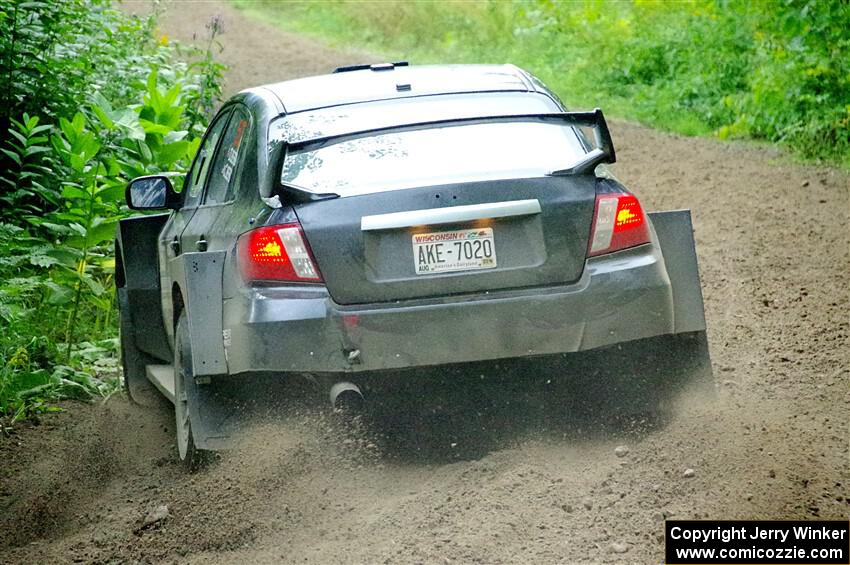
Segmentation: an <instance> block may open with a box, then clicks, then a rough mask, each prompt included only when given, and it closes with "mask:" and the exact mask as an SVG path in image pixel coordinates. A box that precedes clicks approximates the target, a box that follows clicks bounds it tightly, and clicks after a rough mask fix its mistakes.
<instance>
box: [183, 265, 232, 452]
mask: <svg viewBox="0 0 850 565" xmlns="http://www.w3.org/2000/svg"><path fill="white" fill-rule="evenodd" d="M224 255H225V253H224V252H223V251H208V252H203V253H185V254H183V256H182V257H183V261H182V271H183V272H182V273H178V277H179V279H178V280H180V281H181V282H182V286H181V288H182V289H183V298H184V300H185V304H184V307H185V309H186V313H187V318H188V322H189V324H188V325H189V337H190V343H191V355H192V373H193V377H194V378H192V379H189V381H190V382H186V383H184V386H185V388H186V394H187V395H188V396H189V419H190V421H191V423H192V435H193V437H194V440H195V445H196V446H197V447H198V448H199V449H221V448H223V447H226V445H227V440H228V438H229V436H230V435H231V434H232V432H231V430H230V428H231V426H232V424H233V422H234V421H235V420H236V418H234V416H233V414H232V413H233V412H234V407H233V406H232V403H231V402H230V399H229V398H228V397H227V395H226V394H224V391H222V390H220V387H217V386H214V385H213V384H212V382H213V381H215V380H216V376H221V375H226V374H227V360H226V358H225V352H224V339H223V336H222V275H223V269H224ZM199 383H205V384H199Z"/></svg>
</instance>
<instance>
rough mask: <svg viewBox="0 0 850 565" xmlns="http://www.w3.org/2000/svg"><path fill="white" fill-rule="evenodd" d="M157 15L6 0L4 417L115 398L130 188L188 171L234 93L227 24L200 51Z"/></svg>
mask: <svg viewBox="0 0 850 565" xmlns="http://www.w3.org/2000/svg"><path fill="white" fill-rule="evenodd" d="M155 18H156V15H153V16H151V17H149V18H143V19H140V18H136V17H131V16H127V15H125V14H123V13H121V12H118V11H116V10H113V9H112V8H111V3H110V2H109V1H108V0H66V1H64V2H52V1H50V2H42V1H26V2H25V1H20V0H0V61H2V65H3V66H2V67H0V74H2V75H3V76H4V78H5V82H4V84H3V87H2V88H0V91H2V92H0V127H2V129H0V131H2V132H4V133H5V135H3V136H2V137H0V200H2V202H3V207H2V212H0V415H2V414H3V413H7V414H8V413H11V414H13V415H14V418H19V417H25V416H30V415H32V414H33V413H35V412H38V411H42V410H45V409H47V407H48V406H49V401H50V400H53V399H57V398H88V397H92V396H103V395H107V394H110V393H111V391H113V390H114V389H115V386H116V383H117V373H116V372H115V370H114V369H115V367H116V366H117V362H116V361H115V359H114V355H115V353H116V350H117V340H116V339H115V336H116V334H117V327H116V323H115V315H114V308H115V304H114V302H115V301H114V292H113V291H112V287H113V284H112V282H113V278H114V267H115V261H114V259H113V258H112V257H113V248H112V245H113V241H114V236H115V230H116V225H117V222H118V221H119V220H120V219H121V218H122V217H125V216H126V215H128V213H129V211H128V209H127V207H126V205H125V204H124V202H123V196H124V187H125V186H126V183H127V181H128V180H129V179H131V178H133V177H135V176H138V175H141V174H147V173H153V172H160V171H178V172H179V171H184V170H186V168H187V167H188V165H189V162H190V160H191V158H192V157H193V155H194V153H195V151H196V149H197V147H198V144H199V142H200V135H201V134H202V133H203V131H204V129H205V127H206V123H207V121H208V120H209V118H210V117H211V113H212V111H213V110H214V109H215V106H216V105H217V103H218V97H219V96H220V94H221V87H220V83H221V77H222V71H223V67H222V66H221V65H220V64H218V63H216V62H215V60H214V59H213V57H212V47H213V45H214V44H215V41H216V39H215V36H216V34H217V33H218V32H219V31H220V27H219V26H218V24H217V23H214V24H213V25H212V26H211V27H210V37H209V45H208V48H207V49H206V50H205V51H199V50H191V49H186V48H183V47H181V46H179V45H174V44H169V43H168V42H167V41H166V40H165V39H159V40H158V39H157V38H156V37H154V36H153V30H154V29H155V21H156V20H155ZM187 60H189V61H192V60H194V62H186V61H187ZM80 336H86V338H85V341H82V342H80V341H79V338H80ZM100 377H103V378H100Z"/></svg>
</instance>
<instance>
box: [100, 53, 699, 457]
mask: <svg viewBox="0 0 850 565" xmlns="http://www.w3.org/2000/svg"><path fill="white" fill-rule="evenodd" d="M614 159H615V156H614V149H613V145H612V143H611V139H610V135H609V133H608V128H607V126H606V124H605V120H604V118H603V116H602V113H601V112H600V111H599V110H595V111H593V112H567V111H566V110H565V108H564V106H563V105H562V104H561V102H560V101H559V100H558V99H557V97H556V96H555V95H554V94H553V93H552V92H551V91H549V90H548V89H547V88H546V87H545V86H543V85H542V84H541V83H540V82H539V81H538V80H537V79H535V78H534V77H533V76H531V75H529V74H528V73H526V72H524V71H522V70H521V69H518V68H516V67H514V66H484V65H481V66H477V65H476V66H472V65H459V66H424V67H412V66H411V67H409V66H407V65H406V64H387V65H372V66H358V67H351V68H346V69H338V72H335V73H333V74H330V75H325V76H318V77H311V78H304V79H299V80H292V81H287V82H282V83H278V84H272V85H266V86H262V87H257V88H253V89H249V90H246V91H243V92H241V93H240V94H238V95H236V96H235V97H233V98H232V99H231V100H230V101H228V102H227V103H226V104H225V105H224V107H223V108H222V109H221V111H220V112H219V113H218V114H217V116H216V117H215V119H214V120H213V121H212V123H211V124H210V127H209V129H208V131H207V133H206V135H205V137H204V140H203V142H202V144H201V148H200V150H199V152H198V155H197V157H196V158H195V161H194V163H193V165H192V167H191V170H190V171H189V173H188V174H187V175H186V177H185V181H184V183H183V188H182V191H181V192H180V193H177V192H175V191H174V189H173V188H172V184H171V181H170V177H169V176H167V175H166V176H151V177H143V178H141V179H136V180H135V181H133V182H132V183H131V184H130V185H129V186H128V189H127V201H128V204H129V205H130V206H131V207H132V208H134V209H139V210H156V209H162V210H169V212H168V213H167V214H160V215H145V216H139V217H134V218H130V219H127V220H124V221H122V222H121V225H120V228H119V233H118V237H117V241H116V255H117V259H118V261H117V268H116V270H117V275H116V280H117V283H118V287H119V288H118V291H119V299H120V307H121V323H122V325H121V329H122V348H123V358H124V369H125V381H126V385H127V389H128V392H129V394H130V396H131V398H133V399H135V400H140V399H141V398H142V397H143V396H144V395H145V394H147V393H148V392H149V390H152V389H151V386H150V385H151V383H152V384H153V385H155V386H156V388H157V389H159V391H161V392H162V393H163V394H165V396H167V397H168V398H169V399H170V400H172V401H173V402H174V403H175V407H176V415H177V435H178V447H179V452H180V457H181V459H183V460H184V461H187V462H191V461H193V460H194V458H195V457H196V451H197V450H201V449H203V450H207V449H218V448H221V447H224V446H226V445H227V444H228V441H229V438H230V433H229V432H228V431H227V430H226V429H225V426H224V422H225V420H227V421H228V422H229V421H230V420H232V419H233V418H232V417H227V418H222V417H221V415H220V414H221V413H222V411H224V412H227V408H228V402H230V401H229V400H228V399H227V396H226V395H225V394H223V393H221V390H223V389H220V388H217V387H218V385H219V384H221V383H226V382H234V381H239V382H240V383H250V382H251V379H252V378H254V377H256V376H259V375H273V376H274V378H278V379H290V378H292V377H293V376H295V375H307V376H310V377H311V378H313V379H314V380H315V381H316V382H318V383H320V384H321V385H323V386H325V387H326V388H327V389H328V390H329V391H330V393H331V396H332V400H334V401H336V400H339V399H340V398H346V397H347V398H351V397H359V395H360V394H361V390H360V389H361V387H360V386H359V381H360V380H361V379H366V378H367V377H368V378H370V379H372V380H373V381H374V377H375V375H378V376H380V375H382V374H386V371H388V370H398V369H402V368H411V367H425V366H437V365H453V366H454V365H456V364H460V363H466V362H474V361H486V360H494V359H501V358H518V357H531V356H550V355H563V354H574V355H580V354H579V353H578V352H583V351H591V350H592V351H594V352H595V354H596V355H597V357H596V358H597V359H599V358H604V355H609V356H610V358H611V359H613V358H614V356H616V355H620V357H621V359H620V361H619V362H617V363H614V365H616V366H617V367H619V369H620V370H621V371H632V372H634V381H635V384H636V385H638V384H640V383H641V382H643V381H642V379H644V377H645V375H646V374H647V373H648V372H652V370H653V363H654V361H652V360H651V358H650V360H649V361H645V362H643V364H635V363H632V364H631V365H629V367H630V368H629V369H626V364H625V363H624V362H623V360H622V356H623V353H622V351H623V345H624V344H629V346H630V347H632V348H633V349H634V348H636V349H637V350H641V348H643V349H646V348H647V347H648V346H649V344H650V342H651V344H652V345H653V346H657V344H658V343H659V340H660V341H661V342H663V344H664V347H665V351H667V354H668V355H667V357H668V358H672V359H674V361H675V363H673V364H672V366H673V367H674V369H672V370H671V369H670V367H671V364H670V363H667V364H666V365H665V367H666V368H665V375H664V376H663V379H662V381H664V379H666V381H669V382H662V383H661V385H660V386H670V387H673V386H677V385H676V384H675V383H676V381H678V380H680V379H681V377H682V376H683V375H684V373H688V374H692V373H694V372H699V373H702V374H703V375H705V374H709V375H710V365H709V363H708V353H707V347H706V343H705V319H704V314H703V303H702V295H701V291H700V286H699V277H698V272H697V263H696V255H695V252H694V245H693V237H692V229H691V223H690V215H689V213H688V212H687V211H673V212H661V213H646V211H644V210H643V209H642V207H641V205H640V203H639V201H638V199H637V198H636V197H635V196H634V195H633V194H631V193H630V192H629V191H628V190H627V189H626V188H625V187H623V186H622V185H621V184H620V183H619V182H618V181H617V180H616V179H615V178H614V177H612V176H611V175H610V173H609V172H608V171H607V168H606V167H605V164H606V163H612V162H614ZM659 336H661V337H660V338H659ZM599 355H602V356H603V357H599ZM659 366H660V365H659ZM676 367H679V368H680V369H681V373H682V374H679V373H678V372H677V370H676V369H675V368H676ZM654 370H655V371H656V372H657V371H658V367H655V368H654ZM600 378H602V377H601V376H600ZM644 380H645V379H644ZM581 393H582V391H580V390H577V391H576V394H581ZM257 394H258V395H261V394H263V393H262V391H261V389H260V388H258V389H257ZM231 423H232V422H231Z"/></svg>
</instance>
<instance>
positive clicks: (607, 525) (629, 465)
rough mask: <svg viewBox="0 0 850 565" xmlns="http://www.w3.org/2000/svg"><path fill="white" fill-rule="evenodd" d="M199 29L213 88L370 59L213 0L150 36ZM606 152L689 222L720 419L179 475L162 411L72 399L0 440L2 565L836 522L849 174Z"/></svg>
mask: <svg viewBox="0 0 850 565" xmlns="http://www.w3.org/2000/svg"><path fill="white" fill-rule="evenodd" d="M214 14H220V15H222V16H223V18H224V25H225V35H224V36H223V37H222V42H223V43H224V45H225V50H224V53H223V55H222V56H223V59H224V60H225V61H226V62H227V63H229V64H230V65H231V67H232V70H231V71H230V74H229V75H228V85H227V88H228V91H229V92H233V91H236V90H238V89H239V88H240V87H242V86H248V85H251V84H256V83H262V82H270V81H274V80H279V79H287V78H291V77H295V76H301V75H307V74H311V73H319V72H324V71H326V70H328V69H331V68H333V67H334V66H336V65H338V64H343V63H350V62H353V61H358V60H362V59H363V57H362V56H357V55H353V54H350V53H349V54H346V53H341V52H338V51H334V50H331V49H328V48H326V47H324V46H322V45H321V44H319V43H317V42H316V41H313V40H309V39H304V38H301V37H296V36H292V35H287V34H284V33H281V32H279V31H278V30H276V29H274V28H272V27H270V26H266V25H259V24H257V23H255V22H253V21H250V20H247V19H246V18H245V17H244V16H243V15H241V14H240V13H239V12H237V11H235V10H233V9H231V8H229V7H228V6H226V5H221V4H218V3H213V2H196V3H191V4H178V5H176V6H175V5H172V6H171V7H170V8H169V14H168V16H167V18H166V20H165V23H164V25H163V31H164V32H165V33H168V34H169V35H170V37H172V38H178V39H185V40H191V39H192V35H193V33H197V34H198V35H202V34H203V32H204V29H203V26H204V24H205V23H206V22H207V21H208V19H209V17H210V16H212V15H214ZM399 55H400V57H399V58H402V59H403V58H404V56H403V55H404V54H399ZM613 135H614V140H615V143H616V145H617V151H618V157H619V163H618V164H617V165H616V166H615V172H616V173H617V174H618V176H620V177H621V179H622V180H623V181H624V182H625V183H626V184H627V185H628V186H630V187H632V188H633V189H634V190H635V191H636V192H637V194H638V195H639V196H640V197H641V198H642V200H643V202H644V204H645V206H646V207H647V208H649V209H668V208H691V209H692V210H693V214H694V221H695V229H696V240H697V246H698V251H699V259H700V263H701V268H702V276H703V284H704V292H705V299H706V307H707V315H708V323H709V338H710V344H711V349H712V354H713V362H714V370H715V376H716V379H717V383H718V391H719V392H718V400H717V402H716V404H714V405H706V404H705V403H704V402H702V401H701V400H700V398H687V397H686V398H685V399H683V401H682V402H681V404H680V405H679V406H678V408H677V413H676V416H675V417H674V418H673V419H672V421H670V422H667V423H666V424H664V425H662V426H660V427H656V428H652V429H649V430H644V431H637V432H636V431H628V430H625V431H623V430H621V431H611V430H608V431H605V430H600V429H599V427H598V426H597V425H596V424H594V423H590V422H588V423H584V422H573V424H572V425H571V426H568V427H565V428H563V429H558V430H545V431H544V430H534V429H525V430H516V431H517V433H516V434H514V436H513V438H512V439H510V440H505V439H503V438H504V437H505V436H504V434H497V433H496V431H494V430H480V429H475V430H463V429H462V428H463V426H464V425H465V424H464V423H463V422H462V421H461V422H458V423H457V426H459V428H460V429H457V430H453V431H451V432H449V433H447V432H445V428H443V427H439V426H437V427H435V428H428V427H425V428H423V429H420V430H417V432H416V433H410V434H409V435H408V436H407V437H402V438H401V440H402V441H396V442H382V441H381V439H380V438H381V434H392V433H401V432H398V431H397V430H357V429H350V428H344V427H342V428H341V427H340V424H339V422H338V421H337V420H334V419H333V417H332V415H328V414H326V413H323V412H321V411H318V412H316V413H312V414H301V415H298V416H292V417H291V418H289V419H288V421H287V422H285V423H284V425H281V426H276V427H274V428H272V429H267V430H258V431H257V432H256V433H255V434H254V436H253V441H246V444H245V447H244V449H242V450H241V451H240V453H238V454H231V455H228V456H225V457H224V458H223V459H222V460H221V461H219V462H218V463H216V464H215V465H213V466H212V467H211V468H210V469H208V470H206V471H203V472H200V473H197V474H193V475H189V474H186V473H184V472H183V471H182V470H181V469H180V468H179V467H178V465H177V464H176V463H175V449H174V445H173V444H174V441H173V435H172V434H173V423H172V418H173V416H172V415H171V413H170V412H169V411H168V409H167V407H163V408H162V409H159V410H151V409H141V408H138V407H135V406H132V405H129V404H128V403H127V402H126V400H124V399H123V398H121V397H119V396H116V397H114V398H112V399H110V400H109V401H108V402H106V403H105V404H101V405H80V404H67V405H66V406H65V407H66V408H67V412H66V413H64V414H59V415H56V416H50V417H45V418H44V419H43V420H42V423H41V425H38V426H19V427H18V429H17V430H16V432H15V433H14V434H13V435H12V436H11V437H9V438H6V439H0V562H4V563H22V562H28V563H29V562H41V563H48V562H50V563H61V562H93V563H137V562H142V563H146V562H157V563H169V562H175V563H243V562H258V563H274V562H305V563H337V562H339V563H388V562H398V563H417V562H421V563H475V562H481V563H511V562H513V563H532V562H537V563H555V562H561V563H660V562H661V561H662V559H663V558H662V551H663V540H662V532H663V520H664V518H665V517H670V516H672V517H676V518H775V519H782V518H842V519H846V518H847V516H848V515H850V489H848V486H850V476H848V463H850V459H848V456H849V454H848V422H850V418H848V412H850V387H848V383H850V373H849V372H848V371H850V363H848V360H849V359H848V358H849V357H850V347H848V333H850V328H848V319H849V318H850V316H848V313H850V301H848V295H850V291H848V275H850V261H848V252H849V251H850V244H848V231H850V229H849V228H850V226H848V209H850V208H848V186H850V179H848V176H847V175H846V174H844V173H842V172H839V171H836V170H833V169H829V168H823V167H814V166H800V165H795V164H790V161H789V160H788V159H787V158H785V157H783V156H782V155H781V154H780V153H778V152H777V151H776V150H773V149H763V148H754V147H750V146H746V145H740V144H732V143H719V142H716V141H712V140H708V139H692V138H683V137H677V136H671V135H667V134H663V133H658V132H655V131H652V130H649V129H646V128H643V127H640V126H636V125H631V124H626V123H614V124H613ZM494 370H495V369H494ZM501 431H503V430H501ZM494 437H496V438H497V439H496V440H494V439H493V438H494ZM396 439H397V440H398V439H399V438H398V437H396ZM426 444H427V447H428V449H419V448H420V447H422V446H426ZM619 445H625V446H627V447H628V450H629V451H628V454H626V455H625V456H624V457H617V456H616V455H615V453H614V449H615V447H617V446H619ZM686 469H693V471H694V472H693V476H690V477H685V476H684V475H683V473H684V471H685V470H686ZM161 505H166V506H167V507H168V514H167V517H165V518H164V519H163V520H160V521H156V522H155V523H152V524H148V525H147V526H145V517H146V516H147V515H148V514H149V513H150V512H151V511H153V510H154V509H156V508H157V507H158V506H161ZM153 518H154V517H153V516H151V519H153Z"/></svg>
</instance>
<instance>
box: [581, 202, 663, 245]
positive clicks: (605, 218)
mask: <svg viewBox="0 0 850 565" xmlns="http://www.w3.org/2000/svg"><path fill="white" fill-rule="evenodd" d="M642 243H649V230H648V229H647V227H646V218H645V217H644V215H643V210H642V209H641V207H640V202H638V199H637V198H636V197H635V196H634V195H631V194H623V193H619V194H597V195H596V208H595V209H594V212H593V226H592V227H591V229H590V247H589V248H588V251H587V255H588V256H589V257H592V256H594V255H602V254H603V253H611V252H613V251H619V250H621V249H627V248H629V247H634V246H635V245H640V244H642Z"/></svg>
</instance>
